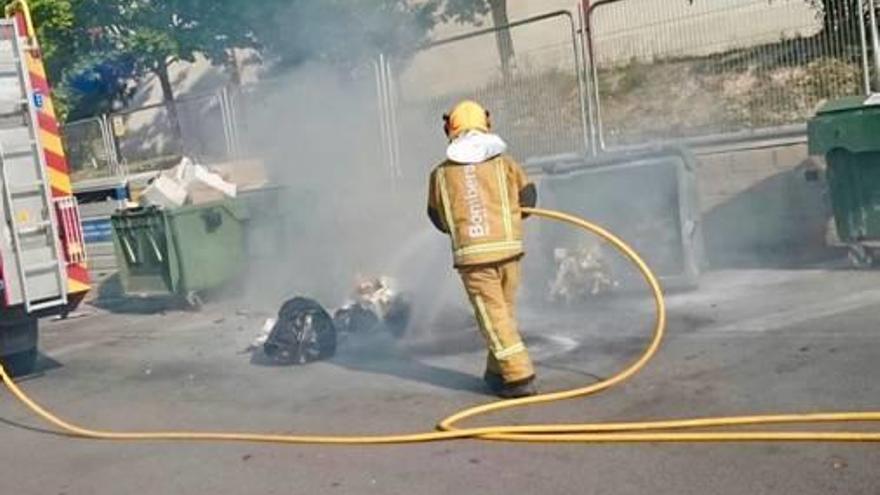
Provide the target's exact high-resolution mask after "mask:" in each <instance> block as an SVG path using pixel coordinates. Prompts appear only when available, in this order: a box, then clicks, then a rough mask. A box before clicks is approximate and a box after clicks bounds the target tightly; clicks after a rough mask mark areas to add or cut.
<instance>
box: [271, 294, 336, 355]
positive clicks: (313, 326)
mask: <svg viewBox="0 0 880 495" xmlns="http://www.w3.org/2000/svg"><path fill="white" fill-rule="evenodd" d="M263 350H264V351H265V353H266V355H267V356H269V357H270V358H271V359H272V361H273V362H275V363H277V364H305V363H309V362H312V361H318V360H322V359H328V358H330V357H332V356H333V355H334V354H335V353H336V327H335V326H334V324H333V319H332V318H330V315H329V314H328V313H327V311H326V310H325V309H324V308H323V307H322V306H321V305H320V304H318V302H317V301H315V300H313V299H308V298H305V297H295V298H293V299H291V300H289V301H287V302H285V303H284V305H283V306H281V310H280V311H279V312H278V321H277V322H275V326H274V327H272V331H271V332H270V333H269V337H268V339H267V340H266V343H265V344H263Z"/></svg>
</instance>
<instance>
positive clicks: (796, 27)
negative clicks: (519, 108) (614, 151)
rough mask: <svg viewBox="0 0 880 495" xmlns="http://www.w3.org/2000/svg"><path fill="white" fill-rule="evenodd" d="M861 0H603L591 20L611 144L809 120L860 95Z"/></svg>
mask: <svg viewBox="0 0 880 495" xmlns="http://www.w3.org/2000/svg"><path fill="white" fill-rule="evenodd" d="M865 1H867V0H824V1H817V2H805V1H804V0H774V1H772V2H768V1H767V0H725V1H723V2H722V1H714V0H713V1H709V0H695V1H694V2H687V1H684V0H682V1H675V2H673V1H669V0H605V1H602V0H600V1H599V2H598V3H595V4H594V6H593V7H592V8H591V9H590V11H589V13H588V22H589V25H590V36H589V38H590V40H591V45H592V46H591V55H592V56H591V64H592V66H593V67H592V72H593V78H594V88H592V92H593V96H594V97H595V99H596V100H597V103H598V104H597V107H598V112H599V120H600V129H601V132H602V135H603V137H604V142H605V144H606V145H608V146H615V145H624V144H637V143H641V142H644V141H654V140H665V139H676V138H682V137H690V136H701V135H707V134H715V133H727V132H732V131H737V130H744V129H753V128H767V127H775V126H782V125H786V124H795V123H803V122H804V121H805V120H806V119H808V118H809V117H810V116H811V115H812V114H813V112H814V110H815V108H816V106H817V105H818V104H820V103H821V102H823V101H825V100H827V99H829V98H836V97H840V96H847V95H856V94H861V93H863V92H864V91H865V89H866V88H865V79H866V77H865V74H866V70H867V65H866V61H865V52H866V49H865V38H864V35H863V33H864V31H863V30H862V28H863V24H861V23H860V22H859V21H860V18H861V19H863V18H864V15H862V16H860V14H859V12H857V10H858V6H859V5H863V2H865ZM865 12H866V11H863V14H864V13H865Z"/></svg>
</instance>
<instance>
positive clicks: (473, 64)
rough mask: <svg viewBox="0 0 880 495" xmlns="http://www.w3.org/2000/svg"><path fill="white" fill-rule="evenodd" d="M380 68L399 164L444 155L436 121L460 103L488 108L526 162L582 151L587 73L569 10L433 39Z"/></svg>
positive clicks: (585, 136)
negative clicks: (503, 44)
mask: <svg viewBox="0 0 880 495" xmlns="http://www.w3.org/2000/svg"><path fill="white" fill-rule="evenodd" d="M498 31H505V32H507V33H509V35H510V37H511V38H512V40H513V47H514V50H513V53H512V54H510V55H511V57H510V60H509V61H508V63H502V62H501V58H500V57H499V53H498V51H497V49H496V38H495V37H496V32H498ZM382 65H383V64H380V65H379V67H378V68H377V80H379V85H380V91H379V94H380V100H382V99H383V94H384V95H385V97H384V99H386V100H388V103H386V105H391V107H390V108H388V109H387V110H386V111H389V112H391V113H392V115H393V120H392V121H391V123H392V124H394V125H396V126H397V127H398V128H399V129H401V130H403V132H404V134H402V135H400V136H398V141H399V146H400V150H399V153H398V158H396V159H397V160H401V161H402V162H403V163H411V162H421V163H423V162H424V160H425V156H426V155H428V154H427V153H426V150H431V151H434V153H432V154H431V155H428V156H435V157H436V156H443V154H442V147H443V144H444V140H443V137H442V133H441V132H442V131H441V129H442V125H441V120H440V118H441V116H442V115H443V113H444V112H445V111H447V110H448V109H449V106H450V105H451V104H452V103H453V102H454V101H456V100H459V99H462V98H473V99H476V100H478V101H480V102H481V103H483V104H484V105H485V106H486V107H487V108H489V109H490V111H491V112H492V118H493V125H494V126H495V129H497V130H498V132H499V133H500V134H501V135H503V136H504V137H505V139H507V140H508V142H509V144H510V145H511V152H512V153H513V154H514V155H515V156H518V157H520V158H521V159H523V160H525V159H528V158H530V157H535V156H544V155H550V154H561V153H572V152H573V153H583V152H585V150H586V149H587V135H588V130H587V122H586V108H585V106H584V104H585V98H584V96H585V90H584V80H583V75H584V72H583V70H582V68H583V65H582V60H581V56H580V45H579V40H578V35H577V28H576V25H575V20H574V18H573V16H572V14H571V13H570V12H568V11H558V12H552V13H549V14H545V15H541V16H536V17H532V18H529V19H524V20H522V21H518V22H514V23H511V24H510V25H509V26H501V27H499V28H490V29H482V30H479V31H475V32H472V33H469V34H466V35H462V36H456V37H452V38H448V39H443V40H438V41H435V42H433V43H431V44H428V45H426V46H424V47H422V48H421V49H420V50H419V51H417V52H416V53H415V55H414V56H413V57H412V58H411V59H407V60H406V61H401V60H391V61H390V63H389V66H388V68H387V69H385V70H384V72H383V70H382V68H381V67H382ZM383 78H384V80H383ZM383 84H384V85H385V86H386V87H385V88H384V89H382V85H383ZM389 95H390V97H389ZM392 141H393V140H392ZM391 144H392V145H393V144H394V143H393V142H392V143H391ZM429 165H430V163H424V166H425V167H427V166H429ZM404 168H406V167H404ZM422 172H424V171H423V170H418V171H416V173H419V174H421V173H422Z"/></svg>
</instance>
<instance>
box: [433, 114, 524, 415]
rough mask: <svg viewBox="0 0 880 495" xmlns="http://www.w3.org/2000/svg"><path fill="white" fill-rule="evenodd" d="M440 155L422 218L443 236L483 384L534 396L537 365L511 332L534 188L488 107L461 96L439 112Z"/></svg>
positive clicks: (497, 390)
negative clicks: (495, 128) (469, 315)
mask: <svg viewBox="0 0 880 495" xmlns="http://www.w3.org/2000/svg"><path fill="white" fill-rule="evenodd" d="M443 121H444V131H445V132H446V135H447V137H448V138H449V145H448V147H447V148H446V160H445V161H444V162H443V163H441V164H440V165H438V166H437V167H436V168H435V169H434V170H433V172H432V173H431V179H430V185H429V191H428V217H429V218H430V219H431V222H432V223H433V224H434V226H435V227H437V229H439V230H440V231H442V232H444V233H446V234H448V235H449V237H450V239H451V241H452V251H453V259H454V265H455V268H456V270H458V272H459V274H460V275H461V279H462V281H463V282H464V287H465V290H466V291H467V294H468V297H469V299H470V302H471V304H472V305H473V308H474V313H475V314H476V318H477V323H478V325H479V328H480V332H481V334H482V336H483V338H484V339H485V341H486V346H487V347H488V348H489V354H488V357H487V361H486V373H485V375H484V379H485V380H486V384H487V385H488V386H489V388H490V389H491V390H492V392H493V393H495V394H497V395H498V396H499V397H502V398H516V397H524V396H529V395H534V394H536V393H537V391H536V389H535V385H534V380H535V370H534V368H533V366H532V361H531V359H530V358H529V353H528V350H527V349H526V347H525V345H524V344H523V341H522V338H521V337H520V333H519V330H518V329H517V320H516V293H517V288H518V286H519V280H520V260H521V259H522V257H523V255H524V251H523V235H522V219H523V217H524V215H523V213H522V207H534V206H535V204H536V201H537V192H536V190H535V186H534V184H532V183H531V182H529V179H528V177H527V176H526V174H525V171H524V170H523V169H522V167H520V166H519V164H517V163H516V162H515V161H514V160H513V159H512V158H510V157H509V156H508V155H506V154H505V151H506V150H507V144H506V143H505V142H504V141H503V140H502V139H501V138H500V137H499V136H497V135H495V134H493V133H491V132H490V130H491V123H490V119H489V112H488V111H486V110H485V109H484V108H483V107H482V106H480V104H478V103H476V102H474V101H469V100H466V101H462V102H460V103H458V104H457V105H455V107H453V108H452V110H451V111H450V112H449V113H447V114H446V115H444V116H443Z"/></svg>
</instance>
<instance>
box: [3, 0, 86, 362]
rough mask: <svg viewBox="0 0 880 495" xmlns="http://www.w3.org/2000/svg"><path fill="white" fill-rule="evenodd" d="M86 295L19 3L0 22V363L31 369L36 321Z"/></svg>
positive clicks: (53, 126) (44, 96)
mask: <svg viewBox="0 0 880 495" xmlns="http://www.w3.org/2000/svg"><path fill="white" fill-rule="evenodd" d="M88 290H89V278H88V272H87V270H86V253H85V249H84V244H83V233H82V225H81V223H80V217H79V209H78V207H77V203H76V199H75V198H74V196H73V191H72V187H71V181H70V175H69V170H68V165H67V160H66V158H65V154H64V149H63V147H62V142H61V136H60V131H59V125H58V121H57V119H56V117H55V111H54V108H53V105H52V98H51V94H50V91H49V84H48V81H47V80H46V71H45V68H44V66H43V61H42V57H41V52H40V48H39V45H38V43H37V39H36V31H35V30H34V24H33V22H32V19H31V14H30V10H29V9H28V5H27V3H26V2H25V0H17V1H15V2H13V3H12V4H10V5H9V6H8V8H7V10H6V17H5V18H4V19H0V360H2V362H3V363H4V364H5V365H6V366H7V367H9V368H11V369H12V372H13V373H16V374H25V373H29V372H31V371H32V369H33V368H34V365H35V363H36V360H37V356H38V352H37V347H38V346H37V342H38V330H37V322H38V320H39V318H43V317H50V316H59V315H60V316H62V317H66V316H67V315H68V314H69V313H70V312H71V311H72V310H74V309H75V308H76V306H77V305H78V304H79V303H80V302H81V301H82V300H83V298H84V297H85V295H86V293H87V292H88Z"/></svg>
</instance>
